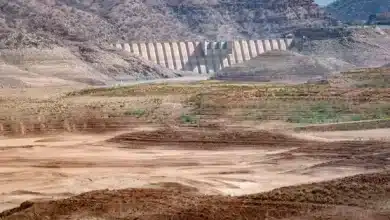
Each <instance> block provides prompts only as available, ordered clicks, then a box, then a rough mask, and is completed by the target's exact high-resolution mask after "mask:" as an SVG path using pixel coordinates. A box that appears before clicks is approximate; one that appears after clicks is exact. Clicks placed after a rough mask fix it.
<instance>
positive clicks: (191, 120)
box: [180, 114, 199, 124]
mask: <svg viewBox="0 0 390 220" xmlns="http://www.w3.org/2000/svg"><path fill="white" fill-rule="evenodd" d="M180 121H181V122H182V123H184V124H198V121H199V120H198V118H197V117H196V116H194V115H187V114H183V115H181V116H180Z"/></svg>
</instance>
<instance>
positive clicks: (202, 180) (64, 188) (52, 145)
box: [0, 128, 390, 210]
mask: <svg viewBox="0 0 390 220" xmlns="http://www.w3.org/2000/svg"><path fill="white" fill-rule="evenodd" d="M145 129H146V128H145ZM145 129H142V128H141V130H145ZM149 130H153V129H151V128H149ZM124 132H129V131H124ZM388 134H390V129H387V130H385V129H381V130H376V131H359V132H322V133H310V134H304V135H303V134H301V135H300V136H302V137H306V138H307V137H311V140H315V139H316V138H317V139H316V140H319V139H321V140H324V139H326V140H328V141H331V140H332V139H333V140H339V139H356V138H360V137H363V136H364V137H366V138H367V137H368V136H370V137H372V138H374V139H378V138H379V139H381V138H389V137H388ZM116 135H118V133H115V134H106V135H77V134H69V135H57V136H50V137H44V136H42V137H34V138H23V139H10V138H7V139H6V138H3V139H0V150H1V154H0V184H1V187H0V210H4V209H8V208H12V207H15V206H17V205H19V204H20V203H21V202H23V201H25V200H37V199H38V200H39V199H56V198H61V197H69V196H71V195H75V194H79V193H82V192H87V191H91V190H97V189H106V188H109V189H120V188H128V187H158V186H162V185H164V183H167V182H168V183H170V182H177V183H181V184H184V185H187V186H190V187H194V188H195V190H197V191H199V192H201V193H206V194H222V195H243V194H249V193H258V192H263V191H268V190H271V189H274V188H278V187H282V186H287V185H294V184H300V183H307V182H317V181H321V180H330V179H333V178H337V177H344V176H349V175H354V174H358V173H366V172H371V171H374V170H375V169H365V168H362V167H358V166H351V165H347V164H346V165H345V166H343V165H339V166H321V164H329V162H331V161H332V160H335V161H336V159H337V158H333V159H332V157H327V158H321V157H313V156H299V157H293V158H289V157H286V156H285V155H286V153H288V152H294V151H295V150H296V147H283V148H278V147H274V148H269V147H268V148H262V147H258V148H247V149H245V148H241V149H238V148H237V149H235V148H234V147H232V148H229V149H225V150H193V149H185V148H183V149H170V146H169V144H168V143H167V144H166V145H165V144H161V143H159V144H158V143H156V144H155V145H154V144H153V143H150V144H148V146H146V147H145V146H144V145H143V146H142V147H139V148H138V149H137V148H128V147H126V146H127V145H121V144H118V143H111V142H106V141H105V140H107V139H109V138H111V137H114V136H116ZM298 154H299V153H296V155H298ZM300 155H302V154H300ZM338 159H339V158H338Z"/></svg>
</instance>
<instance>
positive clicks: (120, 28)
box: [0, 0, 329, 43]
mask: <svg viewBox="0 0 390 220" xmlns="http://www.w3.org/2000/svg"><path fill="white" fill-rule="evenodd" d="M327 24H329V21H328V19H327V18H325V16H324V14H323V12H322V11H321V10H320V9H319V8H318V6H317V5H315V4H314V3H313V0H265V1H257V0H245V1H236V0H224V1H222V0H168V1H159V0H30V1H23V0H3V1H1V3H0V32H1V33H2V34H3V35H4V33H8V32H12V31H14V30H26V31H27V32H33V33H36V34H39V35H43V36H45V37H48V36H53V37H54V39H57V40H58V41H59V42H63V41H79V42H84V41H94V42H100V43H102V42H108V41H118V40H123V41H130V40H179V39H194V38H208V39H221V38H223V39H231V38H239V37H252V38H255V37H259V36H269V35H274V34H279V33H281V32H284V31H288V30H290V29H294V28H297V27H302V26H311V25H318V26H323V25H327Z"/></svg>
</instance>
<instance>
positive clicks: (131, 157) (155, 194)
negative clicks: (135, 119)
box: [0, 127, 390, 219]
mask: <svg viewBox="0 0 390 220" xmlns="http://www.w3.org/2000/svg"><path fill="white" fill-rule="evenodd" d="M381 133H382V137H387V136H388V135H387V134H388V130H385V131H384V130H381ZM357 134H359V133H357ZM360 134H361V133H360ZM310 135H311V138H307V135H303V134H302V135H300V134H295V135H287V134H280V133H274V132H269V131H237V130H224V131H216V130H215V129H212V130H209V129H199V128H198V129H193V128H192V129H190V128H180V129H171V128H163V129H156V128H151V127H144V128H139V129H138V130H133V131H130V130H128V131H122V132H116V133H113V134H100V135H92V134H91V135H76V134H69V135H56V136H48V137H43V136H41V137H36V138H35V137H33V138H23V139H15V138H13V139H3V140H2V141H1V142H0V145H1V146H0V149H1V151H2V152H1V155H0V167H1V172H0V182H1V186H2V187H1V188H0V197H1V204H0V207H1V209H2V210H5V209H10V210H7V211H4V212H2V213H1V214H0V218H3V219H275V218H276V219H283V218H287V219H294V218H295V217H296V218H297V219H389V216H390V212H389V210H390V205H389V202H388V201H389V199H390V197H389V193H388V192H389V191H390V189H389V188H390V184H389V183H390V174H389V173H388V171H387V170H388V168H389V165H390V144H389V143H388V142H384V141H379V140H374V139H373V140H370V141H353V140H343V141H334V140H332V139H329V137H327V136H326V133H318V134H314V133H311V134H310ZM339 135H342V134H341V133H340V134H339ZM300 136H302V137H305V138H301V137H300ZM319 136H322V137H323V138H322V139H321V138H317V137H319ZM328 136H329V135H328ZM330 136H331V138H335V139H336V140H337V139H338V138H337V137H336V136H337V135H336V134H332V135H330ZM379 136H380V135H378V134H376V135H375V138H379ZM348 137H349V138H352V137H351V134H349V135H348ZM324 138H325V139H326V138H328V139H327V141H326V142H324V141H320V140H324ZM344 138H345V137H344ZM354 138H356V137H354ZM357 174H360V175H358V176H353V175H357ZM347 176H353V177H347ZM343 177H344V178H343ZM345 177H346V178H345ZM335 178H342V179H337V180H332V179H335ZM320 181H328V182H320ZM310 182H312V184H309V185H299V184H306V183H310ZM315 182H317V183H315ZM318 182H320V183H318ZM293 185H299V186H293ZM280 187H282V188H280ZM126 188H138V189H126ZM102 189H112V190H102ZM115 189H123V190H115ZM92 190H97V191H92ZM270 190H272V191H270ZM267 191H268V192H267ZM80 193H84V194H81V195H78V194H80ZM76 195H78V196H76ZM53 199H55V200H53ZM48 200H52V201H48ZM24 201H28V202H24ZM22 202H24V203H22ZM20 203H22V204H21V205H20V206H19V207H17V206H18V205H19V204H20ZM14 207H17V208H14ZM11 208H14V209H11ZM340 216H341V217H340Z"/></svg>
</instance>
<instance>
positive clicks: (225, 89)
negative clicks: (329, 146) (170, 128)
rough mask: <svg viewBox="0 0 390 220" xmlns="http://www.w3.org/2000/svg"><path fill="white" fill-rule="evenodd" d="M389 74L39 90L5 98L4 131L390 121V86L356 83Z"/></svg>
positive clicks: (0, 95)
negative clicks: (315, 81)
mask: <svg viewBox="0 0 390 220" xmlns="http://www.w3.org/2000/svg"><path fill="white" fill-rule="evenodd" d="M371 76H375V77H374V78H373V77H371ZM388 76H389V74H388V72H386V71H383V70H376V69H374V70H370V71H369V72H368V70H360V71H355V72H348V73H343V74H342V77H344V78H343V79H345V80H351V79H353V82H354V83H353V84H352V86H350V87H338V86H334V84H330V85H310V84H302V85H280V84H264V83H263V84H243V83H229V82H221V81H202V82H198V83H190V84H184V83H169V84H150V85H147V84H141V85H135V86H125V87H113V88H91V89H83V90H79V91H73V92H67V93H65V92H63V93H61V94H60V93H59V92H58V91H56V95H55V96H48V97H45V96H39V94H36V93H37V91H35V93H34V96H33V97H28V95H25V96H14V97H10V96H9V95H7V94H3V93H0V102H1V104H2V111H1V114H0V124H1V126H0V131H3V132H5V131H8V132H11V131H12V132H11V133H21V134H24V133H31V132H34V131H48V130H56V129H57V130H66V131H74V130H80V129H81V130H86V128H88V127H89V126H95V125H96V126H97V127H100V128H101V129H104V127H107V125H101V124H107V123H110V122H111V121H112V120H118V121H122V119H125V120H123V121H142V122H150V123H157V124H169V125H178V124H181V125H184V124H185V125H190V126H193V125H196V126H202V125H205V124H210V122H212V121H213V120H214V121H216V120H221V119H223V120H225V122H226V120H228V121H230V122H232V123H234V122H242V121H259V122H260V121H269V120H278V121H285V122H289V123H298V124H321V123H335V122H346V121H361V120H383V119H389V118H390V103H389V102H390V88H389V87H387V86H384V87H383V86H378V87H371V86H369V87H365V88H357V87H356V86H355V85H356V83H357V82H363V81H365V80H367V79H371V80H382V81H383V82H386V83H387V81H386V79H387V78H386V77H388ZM339 78H340V77H339ZM337 80H339V79H337ZM350 82H351V81H350ZM53 91H54V90H53ZM64 91H65V90H64ZM68 91H69V90H68ZM24 93H25V94H28V89H27V90H25V92H24ZM44 94H45V95H46V94H50V91H48V90H47V89H46V90H45V92H44ZM106 121H108V122H106ZM387 124H388V123H385V126H387ZM110 129H111V128H110ZM343 129H344V128H343Z"/></svg>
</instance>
